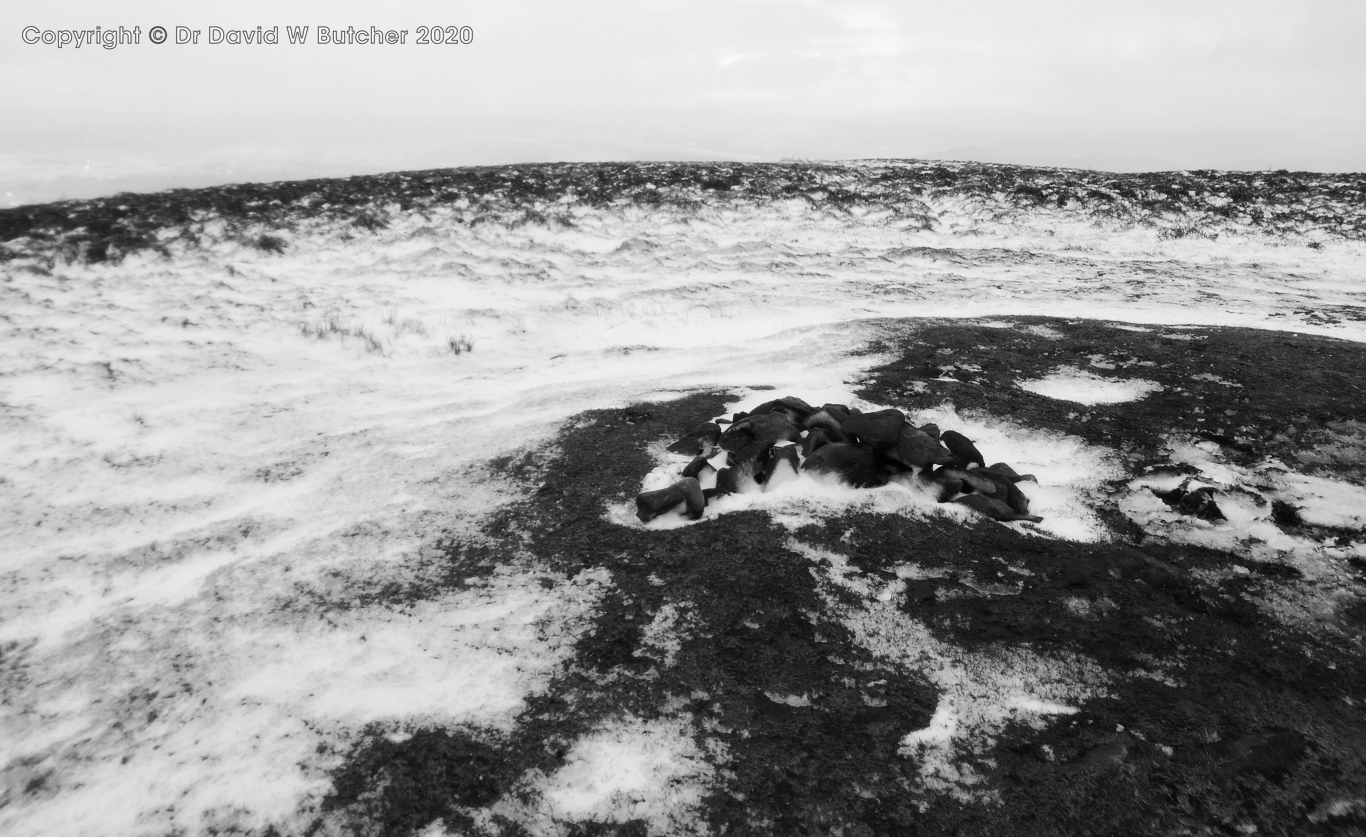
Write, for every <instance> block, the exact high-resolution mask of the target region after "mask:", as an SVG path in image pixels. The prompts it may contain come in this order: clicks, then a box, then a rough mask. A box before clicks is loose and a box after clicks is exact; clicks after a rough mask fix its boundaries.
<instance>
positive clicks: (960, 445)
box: [939, 430, 987, 468]
mask: <svg viewBox="0 0 1366 837" xmlns="http://www.w3.org/2000/svg"><path fill="white" fill-rule="evenodd" d="M939 441H941V442H943V443H944V447H946V448H948V449H949V450H950V451H952V452H953V458H954V459H956V460H958V464H959V465H962V466H963V467H964V468H966V467H968V466H969V465H973V464H977V465H982V466H985V465H986V464H987V461H986V460H985V459H983V458H982V453H981V451H979V450H977V446H976V445H974V444H973V443H972V440H971V439H969V438H968V437H967V436H964V435H963V434H962V433H959V432H958V431H957V430H945V431H944V432H943V433H942V434H940V436H939Z"/></svg>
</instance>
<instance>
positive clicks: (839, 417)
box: [821, 404, 849, 422]
mask: <svg viewBox="0 0 1366 837" xmlns="http://www.w3.org/2000/svg"><path fill="white" fill-rule="evenodd" d="M821 409H822V410H824V411H825V412H827V413H829V414H830V416H831V418H833V419H834V420H835V421H837V422H842V421H844V420H845V419H847V418H849V408H848V407H846V406H844V405H843V404H822V405H821Z"/></svg>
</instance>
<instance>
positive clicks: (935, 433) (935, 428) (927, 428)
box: [916, 422, 939, 442]
mask: <svg viewBox="0 0 1366 837" xmlns="http://www.w3.org/2000/svg"><path fill="white" fill-rule="evenodd" d="M916 429H917V430H919V431H920V432H921V433H924V434H925V435H926V436H929V437H930V438H931V439H933V440H935V441H936V442H937V441H939V425H937V424H935V423H934V422H928V423H926V424H922V425H920V427H918V428H916Z"/></svg>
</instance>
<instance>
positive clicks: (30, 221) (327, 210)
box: [0, 160, 1366, 263]
mask: <svg viewBox="0 0 1366 837" xmlns="http://www.w3.org/2000/svg"><path fill="white" fill-rule="evenodd" d="M937 197H957V198H961V199H968V200H974V201H978V202H980V203H981V204H982V205H983V206H984V207H987V208H989V209H990V210H991V212H992V214H995V215H997V216H998V217H1000V216H1008V215H1011V214H1020V213H1036V212H1039V211H1042V210H1045V209H1046V210H1048V211H1050V212H1054V213H1063V214H1066V215H1071V216H1075V217H1077V218H1081V219H1090V220H1094V221H1098V222H1102V223H1107V224H1119V225H1121V226H1129V225H1137V226H1142V227H1148V228H1152V229H1156V230H1158V231H1159V234H1160V235H1162V236H1163V237H1166V238H1184V237H1190V236H1194V237H1199V238H1216V237H1218V236H1219V235H1221V234H1224V233H1225V232H1228V231H1230V230H1233V231H1237V230H1241V229H1250V230H1254V231H1256V232H1258V233H1261V234H1265V235H1271V236H1283V237H1287V238H1290V239H1292V240H1302V241H1306V242H1308V243H1310V244H1311V245H1312V246H1321V244H1322V242H1324V241H1332V240H1341V239H1351V240H1360V239H1362V238H1363V237H1366V175H1362V174H1312V173H1306V172H1284V171H1282V172H1214V171H1195V172H1155V173H1146V174H1114V173H1109V172H1092V171H1079V170H1068V169H1046V168H1032V167H1028V166H1006V165H995V164H987V163H950V162H942V163H941V162H920V161H898V160H885V161H868V162H867V163H864V164H861V165H858V166H848V165H840V164H818V163H577V164H574V163H554V164H536V165H515V166H493V167H471V168H459V169H435V170H430V171H413V172H394V173H391V174H383V175H372V176H363V177H350V178H343V179H326V180H300V181H290V182H282V183H247V184H238V185H232V186H218V187H212V188H205V189H193V190H190V189H173V190H170V191H167V192H158V193H155V194H132V193H123V194H118V195H114V196H113V197H108V198H97V199H93V200H80V201H63V202H59V203H50V204H37V205H32V206H21V207H15V208H12V209H0V261H5V260H9V259H13V258H16V257H18V256H21V255H30V256H37V257H39V258H46V259H52V258H56V257H58V256H60V257H62V258H65V259H67V260H71V261H84V262H92V263H96V262H104V261H117V260H119V259H121V258H123V257H124V256H126V255H128V254H130V253H135V252H140V251H151V252H160V253H166V252H168V249H167V248H168V247H169V246H170V245H171V244H172V243H179V244H182V245H188V246H191V247H193V246H197V245H198V244H199V243H200V242H201V241H202V240H203V239H204V236H205V228H206V225H207V224H209V223H211V222H219V223H221V224H222V225H223V227H224V233H223V234H224V235H226V236H227V237H228V238H230V239H237V240H240V241H241V242H242V243H243V244H246V245H249V246H254V247H257V248H259V249H262V250H264V251H266V252H282V251H283V249H284V247H285V240H284V239H283V238H281V237H280V236H279V235H276V234H275V233H273V232H267V233H262V232H261V230H274V231H289V230H295V229H298V228H299V227H300V226H301V224H303V223H304V222H314V221H324V222H335V223H337V224H338V225H340V226H342V227H344V228H345V229H346V230H349V232H345V233H344V234H343V235H344V237H345V236H349V235H352V234H355V235H365V234H373V233H374V232H376V231H379V230H383V229H385V228H386V227H387V226H388V225H389V224H390V222H391V221H392V220H393V218H394V217H395V213H398V214H403V215H406V214H413V213H416V214H419V215H420V214H422V213H423V212H426V211H430V210H431V209H432V208H434V207H439V206H446V205H455V206H457V207H459V208H460V209H461V211H460V212H459V214H458V216H457V219H458V222H459V223H465V224H480V223H488V222H496V223H502V224H509V225H518V224H550V223H554V224H562V225H568V226H572V225H573V223H574V220H573V208H574V207H575V206H589V207H593V208H598V209H603V208H608V207H610V206H612V205H613V204H616V203H629V204H632V205H636V206H642V207H645V208H658V207H671V208H675V209H681V210H684V211H691V210H695V209H699V208H701V207H703V206H709V207H718V208H724V209H742V208H745V207H753V206H757V205H761V204H764V203H768V202H772V201H774V200H791V199H795V200H802V201H806V202H808V203H809V204H811V205H812V206H813V207H815V208H818V209H820V210H822V211H830V212H837V213H838V212H845V211H848V210H851V209H855V208H870V209H881V210H885V211H889V212H891V213H892V214H893V215H894V216H895V217H897V218H899V219H901V220H902V221H906V222H910V223H912V224H919V225H921V226H923V227H925V228H931V227H933V226H934V225H935V223H936V218H935V216H934V212H933V210H932V209H931V208H930V206H929V205H928V204H927V203H926V201H927V200H928V199H931V198H937Z"/></svg>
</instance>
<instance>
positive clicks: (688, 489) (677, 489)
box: [636, 477, 707, 523]
mask: <svg viewBox="0 0 1366 837" xmlns="http://www.w3.org/2000/svg"><path fill="white" fill-rule="evenodd" d="M680 504H686V506H687V508H686V513H687V515H688V516H689V517H692V518H693V519H696V518H698V517H701V516H702V509H704V508H706V505H707V499H706V496H705V495H703V493H702V486H701V485H699V484H698V482H697V480H695V479H693V478H691V477H685V478H684V479H681V480H679V481H678V482H676V483H674V484H673V485H671V486H669V487H668V488H661V489H658V490H657V491H644V492H641V493H640V494H637V495H636V517H638V518H640V521H641V522H642V523H648V522H650V521H651V520H654V519H655V518H656V517H659V516H660V515H661V514H663V513H665V512H667V511H669V510H670V509H672V508H674V507H675V506H678V505H680Z"/></svg>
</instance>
